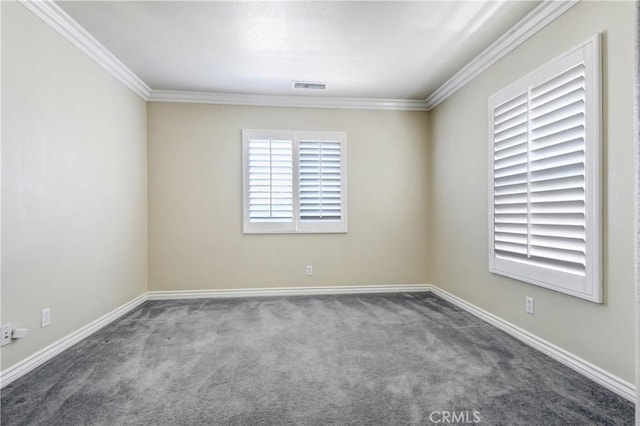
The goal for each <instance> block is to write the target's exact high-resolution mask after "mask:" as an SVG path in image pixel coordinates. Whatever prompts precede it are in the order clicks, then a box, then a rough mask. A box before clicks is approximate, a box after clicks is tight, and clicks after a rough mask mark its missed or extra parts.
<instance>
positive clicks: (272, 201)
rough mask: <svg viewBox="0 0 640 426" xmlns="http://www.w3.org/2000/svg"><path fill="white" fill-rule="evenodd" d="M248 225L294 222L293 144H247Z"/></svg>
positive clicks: (272, 141)
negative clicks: (253, 223)
mask: <svg viewBox="0 0 640 426" xmlns="http://www.w3.org/2000/svg"><path fill="white" fill-rule="evenodd" d="M248 144H249V146H248V150H249V153H248V163H249V165H248V166H249V167H248V169H249V170H248V175H249V221H250V222H292V221H293V142H292V141H291V140H276V139H250V140H249V142H248Z"/></svg>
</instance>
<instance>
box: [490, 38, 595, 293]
mask: <svg viewBox="0 0 640 426" xmlns="http://www.w3.org/2000/svg"><path fill="white" fill-rule="evenodd" d="M580 54H582V55H583V60H584V63H585V160H584V164H585V172H584V179H585V276H584V277H581V276H578V275H573V274H570V273H566V272H561V271H557V270H553V269H551V268H547V267H543V266H537V265H532V264H527V263H524V262H517V261H515V260H509V259H501V258H498V257H497V256H496V255H495V252H494V246H495V241H494V236H495V233H494V231H495V228H494V225H495V222H494V220H495V218H494V214H495V211H494V196H495V194H494V184H495V183H494V180H495V178H494V173H493V170H494V155H495V152H494V110H495V108H496V106H498V105H499V104H500V103H501V102H504V101H506V100H508V99H510V98H512V97H514V96H515V95H517V94H518V93H522V92H523V91H525V90H526V91H528V90H529V89H528V88H529V87H532V86H535V85H536V84H540V83H541V82H542V81H545V78H546V79H550V78H552V77H553V76H555V75H558V74H559V73H561V72H562V71H563V70H562V68H563V67H564V66H565V65H566V64H568V63H572V62H573V61H574V60H572V58H573V57H574V56H576V55H580ZM601 67H602V60H601V36H600V34H596V35H595V36H593V37H592V38H590V39H589V40H587V41H585V42H583V43H581V44H580V45H578V46H576V47H575V48H573V49H571V50H569V51H567V52H566V53H564V54H563V55H560V56H559V57H557V58H555V59H553V60H552V61H550V62H548V63H547V64H545V65H543V66H542V67H539V68H538V69H536V70H535V71H533V72H531V73H529V74H527V75H526V76H524V77H522V78H521V79H519V80H517V81H516V82H514V83H512V84H510V85H508V86H507V87H505V88H503V89H501V90H499V91H498V92H496V93H495V94H494V95H492V96H491V97H490V98H489V103H488V107H489V108H488V116H489V126H488V127H489V128H488V141H489V150H488V151H489V153H488V154H489V155H488V163H489V166H488V173H487V174H488V180H489V198H488V213H489V214H488V219H489V240H488V242H489V244H488V245H489V247H488V248H489V270H490V272H492V273H495V274H499V275H503V276H507V277H510V278H514V279H517V280H519V281H524V282H527V283H530V284H535V285H538V286H540V287H544V288H548V289H551V290H555V291H558V292H561V293H565V294H569V295H572V296H576V297H579V298H582V299H586V300H589V301H592V302H595V303H602V293H603V291H602V255H601V253H602V211H601V209H602V207H601V206H602V203H601V192H602V189H601V185H602V178H601V176H602V165H601V158H602V78H601V76H602V70H601ZM565 69H566V68H565ZM528 223H530V222H528Z"/></svg>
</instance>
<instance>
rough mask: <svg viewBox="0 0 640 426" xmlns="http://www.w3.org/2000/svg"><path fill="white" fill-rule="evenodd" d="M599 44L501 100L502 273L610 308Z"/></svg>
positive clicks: (494, 208)
mask: <svg viewBox="0 0 640 426" xmlns="http://www.w3.org/2000/svg"><path fill="white" fill-rule="evenodd" d="M598 58H599V47H598V43H597V38H596V39H594V40H591V41H590V42H589V43H586V44H585V45H584V46H581V47H580V48H579V49H576V50H575V51H573V52H570V53H569V54H567V55H565V56H563V57H561V58H559V59H558V60H556V61H555V62H553V63H551V64H548V65H547V66H546V67H544V68H542V69H541V70H538V71H537V72H535V73H533V74H532V75H529V76H527V77H525V78H523V79H522V80H519V81H518V82H516V83H514V84H513V85H511V86H510V87H508V88H506V89H505V90H503V91H501V92H499V93H498V94H496V95H494V96H493V97H492V99H491V112H490V114H491V115H490V118H491V126H490V127H491V132H490V138H491V142H492V143H491V165H492V179H491V182H492V184H491V197H492V199H491V200H490V204H491V215H490V216H491V222H490V230H491V232H490V238H491V258H490V269H491V270H492V271H493V272H496V273H500V274H503V275H507V276H511V277H513V278H517V279H520V280H523V281H527V282H531V283H534V284H538V285H541V286H544V287H548V288H552V289H555V290H558V291H562V292H565V293H569V294H573V295H576V296H579V297H583V298H586V299H589V300H593V301H596V302H600V301H601V289H600V287H601V283H600V267H599V264H600V248H599V246H600V230H599V220H600V219H599V207H598V206H599V188H598V186H599V167H598V161H599V150H600V145H599V124H598V123H599V119H600V118H599V106H598V104H597V101H599V83H598V81H599V80H598V79H599V72H598V70H599V68H598Z"/></svg>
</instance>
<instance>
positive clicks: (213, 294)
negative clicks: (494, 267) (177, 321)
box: [147, 284, 431, 300]
mask: <svg viewBox="0 0 640 426" xmlns="http://www.w3.org/2000/svg"><path fill="white" fill-rule="evenodd" d="M427 291H431V286H430V285H428V284H395V285H369V286H333V287H274V288H242V289H233V290H182V291H150V292H148V293H147V294H148V297H149V300H181V299H222V298H230V297H269V296H311V295H323V294H324V295H331V294H336V295H337V294H376V293H416V292H427Z"/></svg>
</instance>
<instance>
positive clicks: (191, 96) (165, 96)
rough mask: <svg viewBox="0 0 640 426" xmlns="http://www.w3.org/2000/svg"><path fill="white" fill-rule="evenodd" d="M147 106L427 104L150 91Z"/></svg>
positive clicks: (407, 107) (406, 107) (420, 105)
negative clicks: (154, 104)
mask: <svg viewBox="0 0 640 426" xmlns="http://www.w3.org/2000/svg"><path fill="white" fill-rule="evenodd" d="M148 100H149V102H182V103H195V104H214V105H243V106H273V107H291V108H335V109H374V110H401V111H426V110H427V103H426V101H422V100H411V99H376V98H338V97H320V96H282V95H249V94H242V93H218V92H189V91H181V90H153V91H152V92H151V95H150V96H149V99H148Z"/></svg>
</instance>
